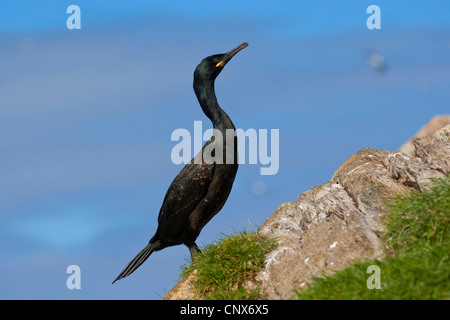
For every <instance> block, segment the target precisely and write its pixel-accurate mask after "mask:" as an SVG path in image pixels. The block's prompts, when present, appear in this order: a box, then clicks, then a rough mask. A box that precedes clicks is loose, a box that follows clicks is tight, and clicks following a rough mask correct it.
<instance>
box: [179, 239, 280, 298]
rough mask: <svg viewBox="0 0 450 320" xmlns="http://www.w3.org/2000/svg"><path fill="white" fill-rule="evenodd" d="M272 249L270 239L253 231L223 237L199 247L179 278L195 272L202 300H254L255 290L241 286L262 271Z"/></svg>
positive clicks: (196, 284) (255, 296) (256, 289)
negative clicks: (200, 248) (198, 250)
mask: <svg viewBox="0 0 450 320" xmlns="http://www.w3.org/2000/svg"><path fill="white" fill-rule="evenodd" d="M274 246H275V243H274V241H273V240H270V239H267V238H265V237H263V236H262V235H260V234H258V233H256V232H247V231H243V232H240V233H236V234H234V235H232V236H224V237H222V238H221V239H220V240H219V241H217V242H216V243H213V244H210V245H207V246H206V247H205V248H203V249H202V253H201V254H198V255H197V257H196V258H195V259H194V261H193V262H192V263H191V264H190V265H188V266H183V272H182V274H181V276H182V277H187V276H188V275H189V274H191V273H192V272H196V275H195V289H196V291H197V292H198V294H199V296H200V297H201V298H204V299H219V300H244V299H256V298H257V296H258V293H259V289H258V288H255V289H254V290H251V291H247V290H245V289H243V287H242V284H243V283H244V282H245V281H246V280H249V279H251V278H252V277H253V276H254V275H255V274H256V273H257V272H258V271H260V270H261V269H262V267H263V265H264V261H265V256H266V254H267V252H269V251H270V250H271V249H272V248H273V247H274Z"/></svg>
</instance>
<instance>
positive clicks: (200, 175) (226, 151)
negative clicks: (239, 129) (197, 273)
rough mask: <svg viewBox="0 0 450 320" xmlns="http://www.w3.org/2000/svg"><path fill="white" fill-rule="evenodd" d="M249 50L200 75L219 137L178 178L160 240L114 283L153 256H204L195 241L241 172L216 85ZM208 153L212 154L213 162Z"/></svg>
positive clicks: (202, 96)
mask: <svg viewBox="0 0 450 320" xmlns="http://www.w3.org/2000/svg"><path fill="white" fill-rule="evenodd" d="M247 45H248V44H247V43H246V42H244V43H242V44H241V45H239V46H237V47H236V48H234V49H233V50H231V51H229V52H227V53H223V54H215V55H212V56H209V57H206V58H205V59H203V60H202V61H201V62H200V64H199V65H198V66H197V68H196V69H195V72H194V91H195V95H196V96H197V99H198V101H199V103H200V106H201V107H202V110H203V112H204V113H205V115H206V116H207V117H208V118H209V119H210V120H211V122H212V124H213V129H214V130H213V131H214V132H220V134H218V133H217V134H216V133H214V134H213V136H212V137H211V139H210V140H209V141H208V142H206V143H205V145H204V146H203V148H202V150H201V151H200V152H199V153H198V154H197V155H196V156H195V157H194V158H193V159H192V161H191V162H190V163H188V164H186V166H185V167H184V168H183V169H182V170H181V171H180V173H178V175H177V176H176V177H175V179H174V180H173V182H172V184H171V185H170V186H169V189H168V190H167V193H166V195H165V197H164V200H163V204H162V206H161V209H160V211H159V215H158V228H157V230H156V232H155V235H154V236H153V237H152V238H151V239H150V241H149V243H148V245H147V246H146V247H145V248H144V249H142V250H141V252H139V253H138V254H137V256H136V257H135V258H134V259H133V260H131V261H130V263H128V265H127V266H126V267H125V269H123V270H122V272H121V273H120V274H119V276H118V277H117V278H116V279H115V280H114V281H113V283H114V282H116V281H117V280H120V279H122V278H125V277H127V276H129V275H130V274H131V273H133V272H134V271H135V270H136V269H137V268H139V266H140V265H141V264H142V263H144V261H145V260H147V258H148V257H149V256H150V255H151V254H152V253H153V252H154V251H158V250H162V249H164V248H167V247H170V246H174V245H179V244H185V245H186V246H187V247H188V248H189V252H190V254H191V258H192V259H194V258H195V256H196V254H197V253H198V252H200V249H199V248H198V246H197V244H196V243H195V241H196V239H197V237H198V236H199V234H200V231H201V230H202V228H203V227H204V226H205V225H206V224H207V223H208V222H209V221H210V220H211V219H212V218H213V217H214V216H215V215H216V214H217V213H218V212H219V211H220V209H222V207H223V205H224V204H225V201H226V200H227V198H228V195H229V194H230V191H231V187H232V186H233V182H234V178H235V176H236V172H237V169H238V161H237V138H236V134H235V132H236V131H235V130H236V128H235V127H234V124H233V122H232V121H231V119H230V118H229V117H228V115H227V114H226V113H225V111H223V110H222V108H220V106H219V104H218V103H217V98H216V94H215V91H214V82H215V79H216V78H217V76H218V75H219V74H220V72H221V71H222V70H223V68H224V67H225V65H226V64H227V63H228V62H229V61H230V60H231V58H233V57H234V56H235V55H236V54H237V53H238V52H239V51H241V50H242V49H244V48H245V47H247ZM230 132H232V133H233V135H232V139H233V143H232V144H231V143H229V142H228V143H226V142H224V141H219V139H224V138H225V137H227V138H229V137H230ZM206 150H212V151H211V152H210V153H209V157H208V156H206V154H207V152H205V151H206ZM211 157H213V158H214V159H215V160H217V157H220V158H219V160H223V161H211V159H212V158H211ZM222 157H223V158H222ZM230 160H231V161H230ZM230 162H231V163H230Z"/></svg>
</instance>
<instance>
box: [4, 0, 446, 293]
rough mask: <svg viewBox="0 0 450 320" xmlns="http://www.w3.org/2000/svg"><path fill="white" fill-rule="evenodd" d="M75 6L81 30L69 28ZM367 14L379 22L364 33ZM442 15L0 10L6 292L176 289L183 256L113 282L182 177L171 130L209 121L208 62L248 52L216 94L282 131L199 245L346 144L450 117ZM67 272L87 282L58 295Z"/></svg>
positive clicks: (388, 138)
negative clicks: (73, 270) (205, 107)
mask: <svg viewBox="0 0 450 320" xmlns="http://www.w3.org/2000/svg"><path fill="white" fill-rule="evenodd" d="M71 4H76V5H78V6H79V7H80V8H81V26H82V29H81V30H68V29H67V27H66V20H67V18H68V17H69V14H67V13H66V9H67V7H68V6H69V5H71ZM371 4H376V5H378V6H379V7H380V8H381V30H369V29H367V27H366V20H367V18H368V17H369V14H367V13H366V9H367V7H368V6H369V5H371ZM449 12H450V2H449V1H447V0H441V1H438V0H435V1H432V2H426V1H413V0H410V1H382V0H377V1H363V0H352V1H345V2H342V1H308V2H306V1H283V2H280V1H227V2H223V1H219V2H212V1H190V2H188V1H171V2H168V1H144V0H142V1H130V0H128V1H114V2H113V1H87V0H86V1H77V0H73V1H56V0H53V1H41V2H37V1H31V0H30V1H23V0H16V1H8V2H6V1H3V2H2V3H1V4H0V44H1V45H0V48H1V49H0V177H1V178H0V298H2V299H159V298H161V297H162V296H163V295H164V294H165V292H167V291H168V290H170V289H171V288H172V287H173V285H174V284H175V283H176V281H177V279H178V274H179V273H180V271H181V270H180V267H179V266H180V265H182V264H185V263H188V262H189V253H188V250H187V248H185V247H184V246H178V247H172V248H168V249H166V250H163V251H161V252H157V253H155V254H154V255H152V256H151V258H150V259H149V260H148V261H147V262H146V263H145V264H144V265H142V266H141V267H140V268H139V269H138V270H137V271H136V272H135V273H134V274H133V275H132V276H130V277H129V278H126V279H124V280H121V281H119V282H117V283H116V284H114V285H111V282H112V280H114V278H115V277H116V276H117V274H118V273H119V272H120V271H121V270H122V268H123V267H124V266H125V265H126V264H127V263H128V261H129V260H130V259H131V258H133V257H134V255H135V254H136V253H137V252H138V251H139V250H140V249H142V248H143V247H144V246H145V244H146V243H147V241H148V240H149V239H150V237H151V236H152V235H153V233H154V231H155V230H156V218H157V214H158V212H159V207H160V205H161V202H162V199H163V197H164V194H165V192H166V190H167V187H168V186H169V184H170V183H171V181H172V179H173V178H174V177H175V175H176V174H177V173H178V171H179V170H181V166H176V165H174V164H173V163H172V161H171V159H170V152H171V149H172V148H173V147H174V145H175V144H176V143H175V142H172V141H171V140H170V137H171V134H172V132H173V130H175V129H177V128H186V129H188V130H190V131H191V132H193V125H194V121H195V120H202V121H203V129H204V130H205V129H206V128H208V127H210V124H209V122H208V121H207V120H208V119H207V118H206V117H205V116H204V115H203V113H202V111H201V109H200V108H199V106H198V103H197V100H196V98H195V95H194V93H193V90H192V73H193V71H194V68H195V66H196V65H197V64H198V63H199V62H200V61H201V59H202V58H204V57H205V56H207V55H210V54H215V53H220V52H225V51H228V50H230V49H231V48H234V47H235V46H236V45H238V44H239V43H241V42H243V41H246V42H248V43H249V47H248V48H246V49H245V50H244V51H242V52H241V53H240V54H239V55H238V56H236V57H235V58H234V59H233V61H231V62H230V63H229V64H228V65H227V67H226V68H225V70H224V71H223V72H222V74H221V75H220V77H219V78H218V79H217V81H216V93H217V95H218V100H219V103H220V104H221V106H222V107H223V108H224V109H225V110H226V112H227V113H228V114H229V115H230V117H231V118H232V119H233V121H234V123H235V125H236V127H238V128H242V129H244V130H246V129H248V128H254V129H269V130H270V129H279V130H280V155H279V158H280V169H279V172H278V173H277V174H276V175H273V176H261V175H260V174H259V172H260V171H259V170H260V167H261V164H257V165H250V164H244V165H241V166H240V169H239V171H238V175H237V178H236V182H235V184H234V187H233V190H232V192H231V195H230V197H229V199H228V201H227V203H226V205H225V207H224V208H223V209H222V211H221V212H220V213H219V214H218V215H217V216H216V217H215V218H214V219H213V220H212V221H211V222H210V223H209V224H208V225H207V226H206V227H205V229H204V230H203V232H202V233H201V235H200V237H199V239H198V243H199V244H200V245H205V244H208V243H211V242H213V241H215V240H217V239H218V238H219V237H220V236H221V235H222V234H232V233H233V232H234V231H240V230H242V229H244V228H250V229H251V228H257V226H258V225H261V224H262V223H263V222H264V220H265V219H267V218H268V217H269V216H270V215H271V214H272V213H273V212H274V211H275V209H276V208H277V207H278V205H280V204H281V203H283V202H287V201H295V200H296V199H297V198H298V195H299V194H300V193H302V192H304V191H306V190H308V189H311V188H313V187H314V186H316V185H319V184H322V183H325V182H327V181H328V180H329V179H330V178H331V176H332V175H333V172H334V171H335V170H336V169H337V168H338V167H339V166H340V164H341V163H342V162H344V161H345V160H346V159H347V158H348V157H349V156H350V155H352V154H353V153H355V152H356V151H358V150H360V149H362V148H365V147H372V148H379V149H386V150H395V149H397V148H399V147H400V146H401V145H402V144H403V143H404V142H405V141H406V140H407V139H409V138H410V137H411V136H412V135H413V134H414V133H415V132H416V131H417V130H418V129H419V128H420V127H421V126H422V125H424V124H425V123H426V122H427V121H429V120H430V119H431V118H432V117H433V116H434V115H436V114H444V113H449V110H450V108H449V98H450V90H449V85H450V33H449V31H450V19H449V15H448V13H449ZM374 53H375V54H379V55H381V56H382V57H383V58H384V59H385V61H386V66H387V67H386V68H385V69H379V68H378V69H377V68H374V67H373V66H372V65H371V63H370V59H369V57H370V56H371V54H374ZM72 264H75V265H79V266H80V268H81V290H68V289H67V287H66V279H67V277H68V276H69V275H68V274H67V273H66V269H67V267H68V266H69V265H72Z"/></svg>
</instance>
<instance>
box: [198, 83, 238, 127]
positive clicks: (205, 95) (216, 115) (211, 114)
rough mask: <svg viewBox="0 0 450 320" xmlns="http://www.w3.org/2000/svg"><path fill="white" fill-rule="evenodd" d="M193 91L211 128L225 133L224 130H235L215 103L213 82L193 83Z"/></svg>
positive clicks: (227, 117) (228, 118)
mask: <svg viewBox="0 0 450 320" xmlns="http://www.w3.org/2000/svg"><path fill="white" fill-rule="evenodd" d="M194 91H195V94H196V96H197V99H198V102H199V103H200V106H201V107H202V110H203V112H204V113H205V115H206V116H207V117H208V118H209V119H210V120H211V122H212V124H213V127H214V128H215V129H219V130H220V131H222V133H225V130H226V129H233V130H234V129H235V127H234V124H233V122H232V121H231V119H230V117H229V116H228V115H227V114H226V112H225V111H223V110H222V108H221V107H220V106H219V104H218V103H217V98H216V93H215V91H214V80H203V81H201V80H200V81H194Z"/></svg>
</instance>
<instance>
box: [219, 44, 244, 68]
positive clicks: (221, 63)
mask: <svg viewBox="0 0 450 320" xmlns="http://www.w3.org/2000/svg"><path fill="white" fill-rule="evenodd" d="M247 46H248V43H247V42H243V43H241V44H240V45H238V46H237V47H236V48H234V49H233V50H230V51H228V52H227V53H225V54H224V56H223V58H222V60H220V61H219V62H218V63H217V64H216V67H224V66H225V65H226V64H227V63H228V61H230V60H231V58H233V57H234V56H235V55H236V54H237V53H238V52H239V51H241V50H242V49H244V48H245V47H247Z"/></svg>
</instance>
